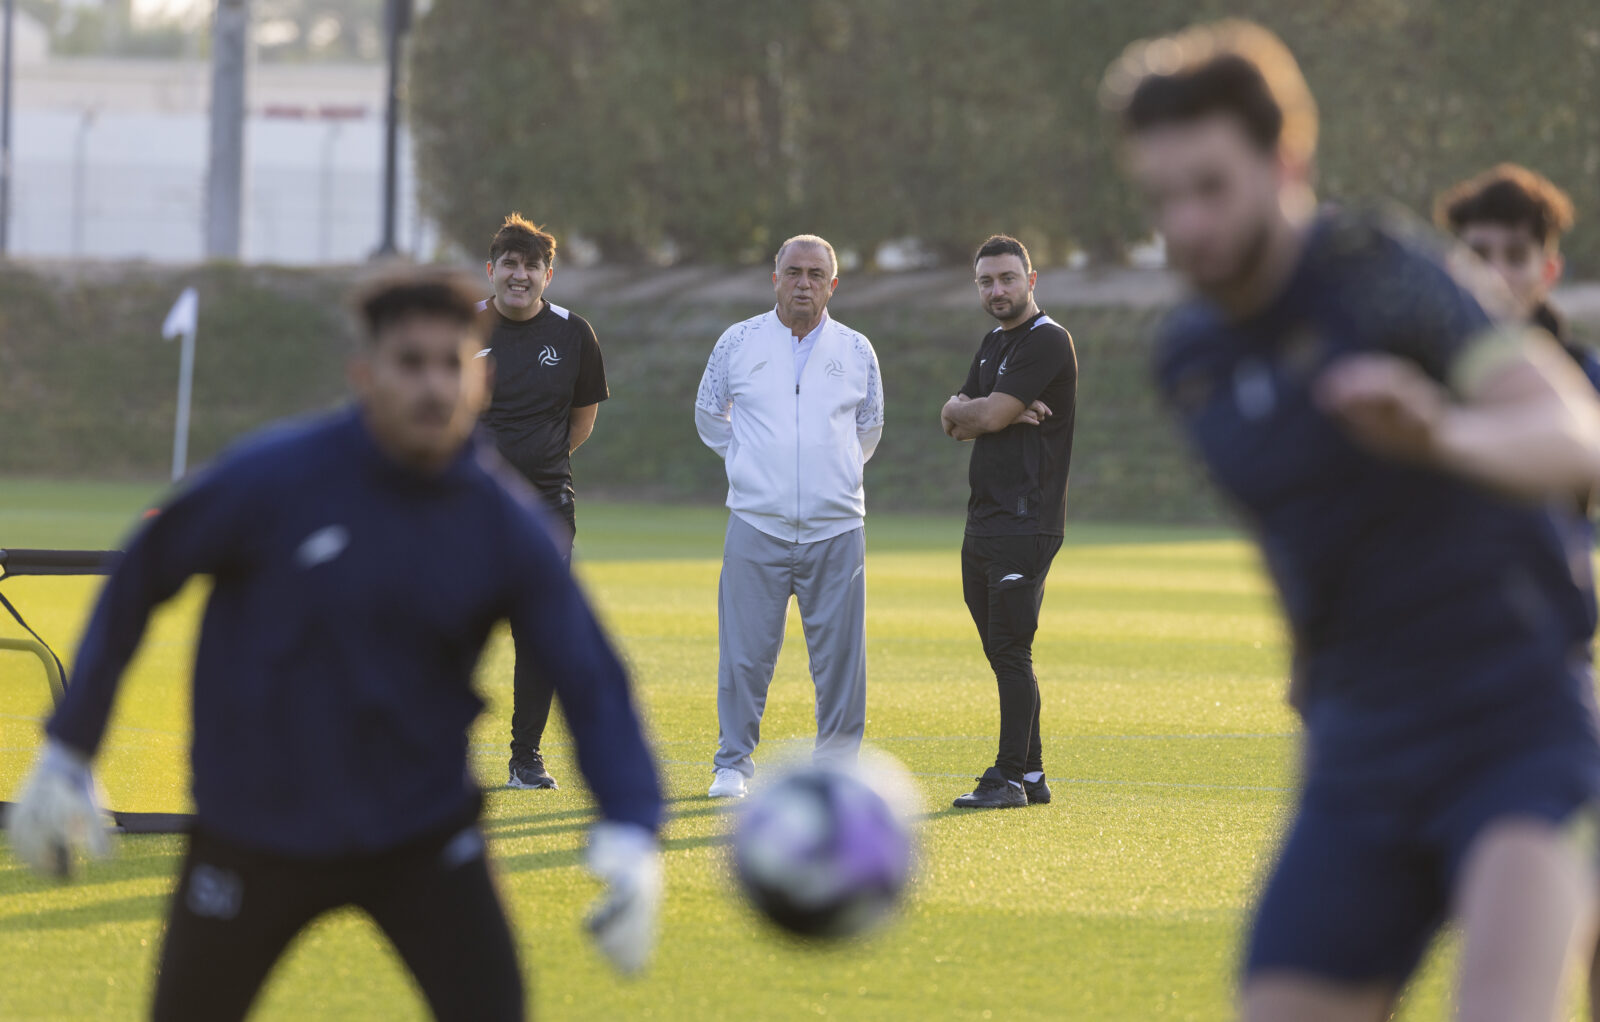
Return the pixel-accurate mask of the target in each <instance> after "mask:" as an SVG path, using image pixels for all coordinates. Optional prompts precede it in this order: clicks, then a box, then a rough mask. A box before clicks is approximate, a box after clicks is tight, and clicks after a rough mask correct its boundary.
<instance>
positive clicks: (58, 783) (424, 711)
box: [10, 274, 662, 1020]
mask: <svg viewBox="0 0 1600 1022" xmlns="http://www.w3.org/2000/svg"><path fill="white" fill-rule="evenodd" d="M475 304H476V301H475V296H474V295H473V294H472V291H471V289H470V286H469V285H467V284H466V283H465V282H464V281H461V280H458V279H456V278H454V277H450V276H442V275H432V274H414V275H410V276H405V277H397V278H393V279H390V280H388V281H386V282H384V283H381V284H378V285H376V286H374V287H373V288H372V289H371V290H370V291H368V292H367V293H366V294H365V295H364V296H363V297H362V299H361V302H360V315H361V319H362V325H363V327H364V335H365V336H364V338H363V340H362V343H361V347H360V350H359V352H358V353H357V354H356V355H355V356H354V357H353V358H352V360H351V363H350V380H351V383H352V385H353V387H354V390H355V393H356V401H355V404H354V406H353V407H351V408H349V409H347V410H345V411H341V412H338V413H335V414H333V415H331V416H328V417H326V418H323V419H320V420H316V421H312V422H310V423H307V424H296V425H290V426H287V427H281V428H278V429H276V430H271V431H268V432H266V433H264V434H263V435H261V436H259V437H256V438H254V439H252V440H249V441H246V442H245V443H243V444H242V445H240V447H239V448H237V449H236V450H234V451H233V452H231V453H230V454H228V455H226V456H224V457H223V458H221V459H219V460H218V461H217V463H216V464H215V465H213V466H212V467H211V468H210V470H209V471H207V472H205V473H203V474H202V475H200V476H199V477H197V478H196V479H195V480H194V481H193V482H192V483H190V484H189V485H188V486H186V487H185V488H184V489H183V490H181V491H180V492H179V493H178V494H177V495H176V496H175V497H174V498H173V500H172V501H171V503H170V504H169V505H168V506H167V507H166V509H165V510H164V511H162V513H161V514H160V515H159V516H157V517H155V518H154V519H152V520H151V521H150V522H149V523H148V524H147V525H145V526H144V527H143V528H142V529H141V531H139V532H138V533H137V534H136V535H135V536H134V537H133V540H132V542H131V543H130V544H129V546H128V549H127V553H126V556H125V557H124V559H123V561H122V563H121V565H120V566H119V567H118V568H117V570H116V572H115V573H114V574H113V575H112V576H111V578H110V579H109V580H108V581H107V583H106V586H105V589H104V591H103V592H102V593H101V595H100V599H99V603H98V605H97V606H96V608H95V611H94V615H93V617H92V619H91V620H90V623H89V627H88V631H87V633H86V634H85V636H84V639H83V644H82V646H81V648H80V649H79V652H78V658H77V662H76V664H75V666H74V670H73V678H72V684H71V685H70V686H69V687H68V689H67V694H66V698H65V699H64V700H63V701H62V703H61V705H60V707H59V708H58V709H57V711H56V713H55V715H54V716H53V717H52V718H51V719H50V722H49V724H48V726H47V727H46V732H47V735H48V739H47V742H46V744H45V747H44V749H43V750H42V752H41V754H40V756H39V759H38V761H37V763H36V764H35V766H34V769H33V772H32V774H31V775H30V776H29V778H28V780H27V781H26V782H25V784H24V787H23V790H22V794H21V797H20V799H19V802H18V805H17V807H16V808H15V809H14V811H13V815H12V818H11V821H10V830H11V840H12V844H13V846H14V847H15V849H16V851H17V853H18V855H19V856H20V857H21V858H23V859H24V860H26V861H27V862H29V863H30V864H32V865H33V866H34V867H36V868H38V869H40V870H44V871H48V872H54V873H57V874H63V875H64V874H65V873H66V872H67V871H68V870H69V868H70V865H71V857H72V854H73V851H74V849H75V848H76V847H86V848H87V849H88V850H89V851H104V849H105V844H106V838H105V836H104V833H103V832H102V830H101V826H102V825H101V821H100V818H99V812H98V810H97V808H96V806H95V803H94V799H93V788H94V784H93V780H92V777H91V775H90V769H89V764H90V760H91V758H92V757H93V756H94V753H95V750H96V748H97V747H98V746H99V744H100V741H101V738H102V736H103V734H104V731H105V727H106V720H107V717H108V715H109V714H110V712H111V704H112V699H113V697H114V695H115V694H116V689H117V685H118V683H119V681H120V679H121V676H122V673H123V671H124V669H125V668H126V666H127V664H128V661H129V659H130V658H131V657H132V656H133V654H134V651H135V650H136V648H137V647H138V645H139V641H140V638H141V637H142V635H143V633H144V630H145V625H146V622H147V620H148V618H149V616H150V613H151V611H152V609H153V608H155V607H156V606H157V605H158V604H160V603H162V602H163V601H165V600H167V599H168V598H170V597H171V596H172V595H173V594H175V593H176V592H178V590H179V589H180V588H181V587H182V586H183V584H184V582H185V581H187V580H188V579H189V578H190V577H192V576H194V575H209V576H211V578H212V580H213V588H212V591H211V597H210V602H209V604H208V605H207V607H206V613H205V619H204V622H203V624H202V625H201V631H200V639H199V648H198V651H197V653H196V657H195V665H194V722H193V723H194V732H193V733H194V738H193V749H192V763H193V772H194V800H195V809H196V814H195V815H196V824H195V830H194V833H193V835H192V837H191V839H190V842H189V849H188V855H187V858H186V859H185V862H184V866H183V872H182V876H181V878H180V879H179V881H178V886H177V889H176V891H175V892H174V894H173V897H172V904H171V909H170V913H169V917H168V924H167V931H166V942H165V946H164V948H163V950H162V955H161V961H160V966H159V970H160V972H159V976H158V978H157V981H156V993H155V1004H154V1012H153V1013H154V1017H155V1018H157V1019H206V1020H217V1019H237V1018H240V1017H242V1016H243V1015H244V1014H245V1013H246V1012H247V1011H248V1009H249V1006H250V1003H251V1001H252V999H253V998H254V996H255V994H256V992H257V990H258V989H259V988H260V986H261V983H262V982H263V980H264V979H265V977H266V975H267V973H268V972H269V970H270V969H271V968H272V965H273V963H274V962H275V961H276V960H277V958H278V956H279V954H280V953H281V952H282V950H283V949H284V947H285V946H287V945H288V943H289V942H290V941H291V940H292V939H293V938H294V936H295V934H296V933H298V932H299V931H300V930H301V929H302V928H304V927H305V926H306V925H307V924H309V923H310V922H311V921H312V920H314V919H315V918H317V917H318V916H320V915H322V914H323V913H324V912H327V911H330V910H332V909H335V908H338V907H340V906H344V905H354V906H358V907H360V908H361V909H363V910H365V911H366V912H367V913H368V914H369V915H370V916H371V917H372V918H373V920H374V921H375V922H376V923H377V925H378V926H379V927H380V928H381V929H382V930H383V931H384V932H385V933H386V934H387V935H388V936H389V939H390V940H391V941H393V942H394V945H395V948H396V950H397V951H398V952H399V954H400V956H401V957H402V958H403V959H404V960H405V962H406V964H407V966H408V967H409V968H410V969H411V972H412V974H413V975H414V976H415V977H416V980H417V983H418V985H419V986H420V987H421V989H422V992H423V994H424V996H425V997H426V998H427V1000H428V1003H429V1004H430V1006H431V1007H432V1009H433V1011H434V1014H435V1015H436V1016H437V1017H438V1018H441V1019H518V1018H521V1017H522V1016H523V992H522V982H521V977H520V975H519V972H518V968H517V958H516V950H515V946H514V944H513V941H512V936H511V932H510V930H509V928H508V926H507V923H506V919H505V916H504V913H503V911H502V909H501V905H500V901H499V898H498V897H497V895H496V893H495V890H494V885H493V882H492V880H491V877H490V871H489V866H488V862H487V859H486V856H485V847H484V839H483V835H482V833H481V832H480V830H479V827H478V823H477V820H478V814H479V811H480V808H481V802H482V797H481V795H480V793H479V791H478V789H477V786H476V785H475V784H474V782H473V779H472V774H471V771H470V769H469V764H468V760H467V728H468V726H469V725H470V724H471V723H472V721H473V719H474V718H475V717H477V715H478V713H479V711H480V710H481V709H482V706H483V704H482V702H481V701H480V700H479V698H478V696H477V695H476V694H475V693H474V692H473V689H472V672H473V668H474V666H475V664H476V663H477V660H478V656H479V653H480V652H481V650H482V648H483V645H484V642H485V641H486V640H487V638H488V636H489V631H490V629H491V627H492V626H493V625H494V624H495V623H496V622H497V621H499V620H501V619H504V618H509V619H510V621H511V626H512V629H513V631H514V632H515V633H516V634H517V636H518V647H519V649H520V650H521V651H523V652H522V655H524V656H531V657H535V658H536V659H537V660H538V663H539V666H540V668H541V669H543V670H545V671H547V672H548V675H549V677H550V678H551V679H552V680H553V681H554V682H555V684H556V687H557V691H558V693H559V694H560V696H561V699H562V702H563V705H564V707H565V709H566V714H567V718H568V720H569V721H570V723H571V727H572V734H573V738H574V740H575V741H576V743H577V746H578V761H579V764H580V766H581V767H582V769H583V772H584V775H585V777H586V778H587V779H588V780H589V782H590V785H591V787H592V788H593V790H594V793H595V797H596V799H597V800H598V801H599V803H600V811H601V813H602V815H603V817H604V821H603V822H600V823H598V824H596V825H595V828H594V830H593V831H592V834H591V841H590V845H589V861H590V865H591V868H593V869H594V871H595V872H596V873H597V874H598V875H599V876H600V877H601V879H603V880H604V881H605V882H606V883H607V885H608V893H607V895H606V897H605V898H604V899H603V901H602V903H601V904H600V906H599V908H598V910H597V911H596V913H595V914H594V915H593V916H591V918H590V927H591V929H592V930H593V931H594V933H595V936H596V938H597V940H598V941H599V943H600V945H601V948H602V949H603V950H604V951H606V952H607V953H608V954H609V955H610V956H611V957H612V959H613V961H615V962H616V963H617V964H618V965H619V966H620V967H621V968H623V969H625V970H631V969H635V968H638V967H639V966H641V965H642V964H643V962H644V960H645V958H646V957H647V955H648V953H649V950H650V947H651V945H652V943H653V941H654V923H655V915H656V907H657V904H658V901H659V898H660V886H661V874H660V863H659V852H658V850H657V843H656V829H657V827H658V825H659V822H660V819H661V812H662V803H661V795H660V791H659V786H658V782H657V779H656V772H655V765H654V762H653V759H652V757H651V754H650V752H649V751H648V750H647V748H646V746H645V743H644V739H643V737H642V735H641V733H640V727H639V722H638V719H637V718H636V716H635V713H634V709H633V705H632V701H631V697H630V695H629V690H628V682H627V679H626V677H625V676H624V674H623V670H622V668H621V666H620V665H619V664H618V662H617V659H616V657H615V656H614V655H613V653H612V651H611V648H610V646H609V645H608V643H607V641H606V639H605V636H604V635H603V634H602V633H601V631H600V628H599V626H598V625H597V624H596V622H595V619H594V617H593V616H592V614H591V613H590V611H589V608H588V605H587V603H586V602H585V601H584V599H583V596H582V595H581V594H580V593H579V591H578V589H577V588H576V586H575V585H574V584H573V582H572V579H571V577H570V574H569V573H568V571H567V569H566V566H565V564H564V563H563V561H562V557H561V553H560V551H559V550H558V549H557V545H556V542H555V541H553V539H552V536H551V533H550V531H549V528H547V527H546V523H544V522H542V521H541V520H540V517H539V516H540V515H541V514H542V512H539V511H536V510H534V509H533V503H532V500H533V498H532V497H531V495H528V496H524V495H523V494H524V493H525V488H524V487H523V486H522V484H521V483H520V481H518V480H516V479H515V478H514V477H513V476H510V475H508V474H506V470H505V469H504V468H503V466H502V463H501V462H500V461H499V459H498V458H497V457H495V456H494V455H493V453H492V451H490V450H489V449H488V448H487V446H481V447H480V445H479V444H478V443H475V442H474V441H473V440H472V436H471V434H472V430H473V424H474V422H475V421H476V419H477V416H478V413H479V412H480V411H481V410H482V407H483V404H484V400H485V397H486V395H487V393H488V385H489V384H488V373H489V363H488V361H487V360H485V359H476V358H474V357H473V356H474V355H475V353H476V352H477V351H478V349H479V348H480V347H481V346H482V339H481V333H480V330H479V327H478V322H477V317H476V309H475V307H474V306H475ZM508 480H509V481H508ZM552 527H554V526H552Z"/></svg>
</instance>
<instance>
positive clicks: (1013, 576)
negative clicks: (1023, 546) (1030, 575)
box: [1000, 571, 1023, 582]
mask: <svg viewBox="0 0 1600 1022" xmlns="http://www.w3.org/2000/svg"><path fill="white" fill-rule="evenodd" d="M1022 577H1023V576H1021V575H1019V574H1017V573H1016V572H1014V571H1013V572H1012V573H1011V574H1009V575H1007V576H1005V577H1004V578H1002V579H1001V580H1000V581H1002V582H1016V581H1019V580H1021V579H1022Z"/></svg>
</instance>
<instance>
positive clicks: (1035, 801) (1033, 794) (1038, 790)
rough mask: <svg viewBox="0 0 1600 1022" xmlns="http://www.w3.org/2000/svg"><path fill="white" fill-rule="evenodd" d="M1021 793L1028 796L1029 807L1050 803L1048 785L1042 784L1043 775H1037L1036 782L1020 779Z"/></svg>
mask: <svg viewBox="0 0 1600 1022" xmlns="http://www.w3.org/2000/svg"><path fill="white" fill-rule="evenodd" d="M1022 792H1023V794H1025V795H1027V796H1028V804H1029V805H1030V806H1042V805H1045V804H1047V803H1048V802H1049V801H1050V785H1048V784H1046V783H1045V782H1044V774H1042V773H1041V774H1040V775H1039V779H1038V780H1037V781H1030V780H1028V779H1027V778H1026V777H1024V778H1023V779H1022Z"/></svg>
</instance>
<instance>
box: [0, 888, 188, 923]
mask: <svg viewBox="0 0 1600 1022" xmlns="http://www.w3.org/2000/svg"><path fill="white" fill-rule="evenodd" d="M169 897H171V895H169V894H168V893H166V892H163V893H161V894H136V895H133V896H132V897H128V898H115V899H112V900H110V901H91V902H89V903H88V904H84V905H74V906H72V907H71V908H55V909H45V910H44V911H42V912H21V913H18V914H16V915H9V916H0V933H25V932H28V931H30V930H77V929H82V928H85V927H100V926H104V925H105V924H106V923H142V922H150V921H154V920H157V919H160V918H163V917H164V916H165V915H166V911H167V900H168V898H169Z"/></svg>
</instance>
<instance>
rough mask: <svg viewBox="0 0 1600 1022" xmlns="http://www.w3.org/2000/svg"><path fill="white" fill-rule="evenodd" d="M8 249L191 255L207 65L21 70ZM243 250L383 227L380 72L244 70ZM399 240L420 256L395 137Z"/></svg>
mask: <svg viewBox="0 0 1600 1022" xmlns="http://www.w3.org/2000/svg"><path fill="white" fill-rule="evenodd" d="M18 71H19V73H18V81H17V103H16V111H15V115H14V116H15V120H14V124H13V137H12V144H13V153H14V161H15V162H14V168H15V177H14V181H13V186H12V227H11V237H10V244H11V252H12V254H13V255H15V256H20V257H30V256H32V257H38V258H52V259H58V258H68V259H70V258H83V259H149V260H154V261H160V262H189V261H194V260H198V259H200V258H201V257H202V246H203V224H202V223H201V217H202V213H203V210H204V196H205V174H206V158H207V146H208V140H209V124H208V113H207V109H206V104H207V101H208V93H209V90H210V77H209V75H210V69H209V67H208V66H207V65H204V64H197V63H171V62H150V61H105V60H84V61H66V60H52V61H47V62H44V63H37V64H33V65H31V66H23V67H20V68H19V69H18ZM247 97H248V98H247V109H248V113H247V118H248V123H247V125H246V133H245V166H246V170H245V189H244V192H245V208H244V214H243V215H244V224H243V237H244V241H243V256H242V257H243V259H244V261H246V262H270V263H288V264H320V263H348V262H357V261H361V260H364V259H366V258H367V257H368V256H369V255H370V254H371V253H372V251H373V249H375V248H376V247H377V244H378V241H379V237H380V232H381V216H382V210H381V203H382V172H383V114H382V112H383V70H382V68H379V67H365V66H360V67H333V68H316V67H310V68H306V67H278V66H272V67H260V66H258V67H255V68H252V72H251V81H250V83H249V86H248V92H247ZM400 157H401V159H400V174H399V212H398V218H397V237H398V243H399V246H400V249H401V250H402V251H404V252H412V253H420V254H422V255H424V256H426V255H428V254H431V248H432V247H433V245H434V237H435V236H434V234H433V232H432V231H431V229H430V228H429V227H428V225H426V224H424V223H422V221H421V219H420V217H419V215H418V212H417V206H416V201H415V191H416V190H415V186H414V183H413V174H412V166H411V160H410V146H409V139H408V138H407V136H406V134H405V132H404V130H403V128H402V134H401V142H400Z"/></svg>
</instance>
